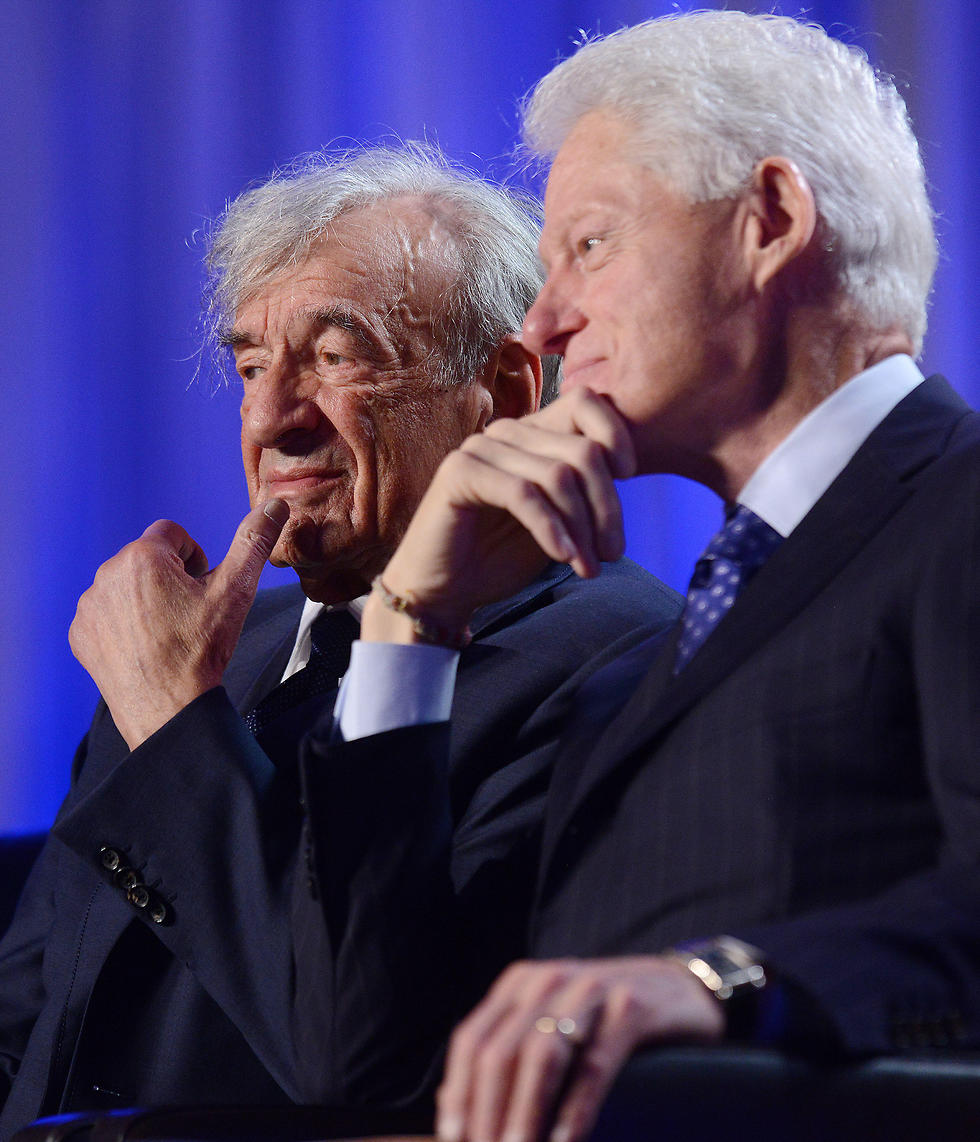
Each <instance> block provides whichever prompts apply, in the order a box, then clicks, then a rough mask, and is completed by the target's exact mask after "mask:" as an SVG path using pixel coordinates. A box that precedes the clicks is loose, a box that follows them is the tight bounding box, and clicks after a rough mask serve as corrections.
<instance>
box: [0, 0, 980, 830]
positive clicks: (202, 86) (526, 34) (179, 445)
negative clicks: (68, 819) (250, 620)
mask: <svg viewBox="0 0 980 1142" xmlns="http://www.w3.org/2000/svg"><path fill="white" fill-rule="evenodd" d="M677 6H678V5H675V4H672V3H668V2H666V0H647V2H645V3H640V2H634V0H589V2H576V0H532V2H528V0H455V2H446V0H398V2H397V3H396V2H395V0H344V2H340V0H88V2H86V0H0V85H2V86H0V91H2V111H0V120H2V122H0V132H2V136H0V138H2V147H0V155H2V157H3V161H4V164H5V175H4V177H3V179H2V187H3V189H2V194H3V200H4V206H3V236H2V239H0V240H2V255H3V256H2V259H0V278H2V288H0V298H2V305H0V314H2V317H0V335H2V346H3V349H4V361H3V374H4V379H3V401H2V408H3V420H2V425H3V435H4V441H3V446H2V450H0V451H2V463H3V483H2V487H3V491H4V503H5V504H6V507H5V508H4V509H3V516H4V520H5V523H4V525H3V528H2V532H0V534H2V535H4V536H5V537H6V538H5V543H6V550H5V552H4V557H3V560H2V563H3V591H2V595H0V661H2V663H3V672H4V673H3V684H2V689H0V832H3V831H20V830H26V829H31V828H38V827H41V826H44V825H46V824H47V823H48V822H49V821H50V819H51V817H52V815H53V813H54V811H55V809H56V807H57V805H58V803H59V801H60V799H61V797H62V795H63V793H64V790H65V788H66V783H67V775H68V766H69V762H70V759H71V755H72V751H73V749H74V748H75V744H76V742H77V741H78V739H79V738H80V736H81V734H82V733H83V732H84V729H85V726H86V724H87V722H88V719H89V716H90V714H91V710H92V707H93V704H94V701H95V690H94V687H93V686H92V684H91V682H90V681H89V679H88V677H87V676H86V675H85V673H84V671H83V670H82V669H81V668H80V667H79V666H78V665H77V663H75V661H74V659H73V658H72V657H71V654H70V651H69V649H68V643H67V636H66V632H67V629H68V624H69V622H70V621H71V617H72V614H73V612H74V605H75V600H76V599H77V597H78V595H79V594H80V593H81V592H82V591H83V590H84V589H85V588H86V587H87V586H88V584H89V583H90V581H91V579H92V576H93V574H94V572H95V570H96V568H97V567H98V565H99V564H100V563H101V562H102V561H103V560H105V559H106V558H107V557H109V556H110V555H112V554H113V553H114V552H115V551H116V550H117V549H118V548H119V547H120V546H122V545H123V544H124V543H126V542H128V541H129V540H130V539H132V538H134V537H135V536H137V535H139V533H140V532H141V531H142V530H143V528H144V527H145V526H146V525H147V524H148V523H149V522H150V521H152V520H153V519H156V518H158V517H161V516H165V517H170V518H173V519H177V520H179V521H181V522H182V523H183V524H184V525H185V526H186V527H187V528H188V529H189V530H190V531H191V533H192V534H194V535H195V536H196V537H197V538H198V539H199V541H200V542H201V543H202V545H203V546H204V548H205V550H206V551H207V552H208V553H209V555H210V556H211V558H212V560H213V561H215V562H216V561H217V560H218V559H220V557H221V555H222V554H223V552H224V550H225V548H226V546H227V544H228V541H229V539H230V537H231V535H232V533H233V531H234V528H235V525H236V524H237V522H238V520H239V519H240V517H241V516H242V514H243V513H244V511H245V510H246V500H245V490H244V481H243V479H242V477H241V474H240V468H239V456H238V414H237V399H236V394H235V392H234V391H233V390H224V391H218V392H216V393H212V391H211V385H210V384H209V383H207V382H204V383H201V382H195V381H194V377H195V371H196V368H197V364H198V357H197V351H198V341H197V330H196V317H197V311H198V303H199V296H200V287H201V280H202V275H201V269H200V259H201V247H200V243H199V241H198V240H197V236H198V235H199V233H200V230H201V227H202V226H203V225H204V224H205V220H206V219H208V218H210V217H212V216H214V215H215V214H216V213H217V212H218V211H220V209H221V207H222V205H223V203H224V202H225V201H226V199H227V198H228V197H229V196H231V195H234V194H235V193H237V192H238V191H239V190H240V189H241V188H242V187H243V186H244V185H246V184H247V183H249V182H250V181H253V180H255V179H258V178H261V177H262V176H264V175H265V174H266V173H268V172H269V171H270V170H271V169H272V168H273V167H274V166H276V165H277V164H280V163H282V162H284V161H287V160H288V159H290V158H291V157H293V156H295V155H297V154H299V153H301V152H307V151H311V150H316V149H318V148H320V147H321V146H323V145H325V144H329V143H331V142H335V141H338V140H345V139H350V138H356V139H378V138H381V137H384V136H389V135H392V134H396V135H399V136H402V137H408V138H418V137H422V136H426V137H428V138H430V139H435V140H437V141H438V142H439V143H441V144H442V146H443V147H444V148H445V149H446V150H447V151H448V152H449V153H450V154H451V155H452V156H453V157H455V158H457V159H460V160H464V161H468V162H469V163H470V164H472V165H475V166H477V167H478V168H479V169H483V170H485V171H487V172H489V173H491V174H494V175H497V176H503V175H506V174H507V173H508V171H509V170H510V168H511V162H510V155H511V152H512V148H513V146H514V143H515V139H516V122H517V114H516V106H517V101H518V98H519V97H520V96H521V95H522V94H523V93H524V92H525V91H526V90H527V88H528V87H529V86H530V85H531V84H532V83H533V82H534V81H535V79H537V78H538V77H539V76H541V75H542V74H543V73H544V72H545V71H547V70H548V69H549V67H550V66H551V65H552V64H553V63H554V62H555V61H556V60H557V59H558V58H559V57H560V56H563V55H565V54H568V53H569V51H570V50H571V49H572V47H573V44H574V42H575V41H576V40H577V39H578V38H579V35H580V32H579V29H589V30H595V29H599V30H601V31H611V30H613V29H615V28H616V27H618V26H620V25H621V24H624V23H634V22H636V21H638V20H640V19H643V18H646V17H648V16H653V15H659V14H662V13H664V12H666V11H670V10H673V9H675V8H676V7H677ZM715 6H721V5H715ZM728 7H741V8H744V9H745V10H749V11H751V10H756V9H768V8H769V7H770V5H769V4H762V5H758V6H756V5H753V4H751V3H745V4H735V3H729V4H728ZM782 10H783V11H784V12H786V13H788V14H796V13H797V12H798V8H797V7H796V6H795V5H793V4H790V3H784V5H783V9H782ZM978 11H980V9H978V8H977V6H976V5H975V3H974V2H973V0H928V2H927V0H826V2H820V0H815V2H812V3H809V4H808V5H807V6H806V12H807V14H808V15H809V17H810V18H812V19H814V20H817V21H819V22H820V23H822V24H824V26H826V27H828V28H830V29H831V30H832V31H834V32H835V34H838V35H843V36H844V37H845V38H850V39H853V40H855V41H856V42H858V43H859V44H861V46H862V47H864V48H865V49H866V50H867V51H868V52H869V54H870V55H871V57H872V58H873V59H874V60H875V62H876V63H878V65H879V66H881V67H883V68H884V69H885V70H887V71H889V72H891V73H892V74H893V75H895V76H896V78H897V79H898V81H899V83H900V84H901V85H902V86H903V88H907V92H906V93H907V98H908V101H909V104H910V107H911V109H912V113H913V117H914V120H915V123H916V127H917V130H918V133H919V135H920V138H921V140H922V142H923V146H924V153H925V158H926V163H927V167H928V170H929V175H930V179H931V182H932V185H933V187H934V197H935V205H936V207H937V209H938V210H939V213H940V232H941V237H942V242H943V248H944V257H943V261H942V265H941V267H940V272H939V279H938V283H937V287H936V293H935V299H934V305H933V310H932V321H931V327H930V333H929V337H928V341H927V345H926V352H925V367H926V369H927V371H928V370H930V369H937V370H938V369H941V370H942V371H944V372H946V374H947V375H948V376H949V377H950V378H951V379H952V380H953V382H954V384H956V385H957V386H958V387H959V388H960V389H961V391H963V392H964V393H965V395H966V396H967V397H968V398H969V399H971V400H972V401H973V402H974V403H978V402H980V381H978V378H977V376H976V375H975V373H974V372H973V370H972V369H971V366H970V362H969V359H968V358H969V355H970V353H971V350H972V344H973V341H974V327H973V322H974V321H975V320H976V313H977V310H976V305H975V301H974V293H973V288H974V283H975V277H974V275H975V274H976V271H977V266H978V261H980V254H978V249H977V245H976V241H975V239H974V237H973V232H972V231H973V227H972V213H973V209H972V208H973V203H974V202H975V200H976V197H977V191H978V189H980V187H978V185H977V184H978V179H980V175H978V170H980V162H978V155H977V151H978V144H977V138H978V136H980V131H978V127H980V114H978V99H977V97H976V95H975V93H974V79H975V76H974V69H975V67H976V64H977V59H978V57H977V49H978V47H980V15H978ZM624 497H625V500H626V506H627V517H628V528H629V543H630V554H632V555H633V557H634V558H636V559H638V560H639V561H640V562H642V563H644V564H645V565H647V566H648V567H650V568H651V569H652V570H654V571H656V572H657V573H659V574H660V575H662V576H663V577H664V578H666V579H667V580H668V581H669V582H671V583H673V584H674V585H676V586H683V584H684V583H685V582H686V579H687V575H688V571H689V568H690V565H691V563H692V562H693V560H694V558H695V557H696V555H697V553H698V551H699V550H700V548H701V547H702V546H703V543H704V541H705V539H706V537H707V536H708V534H710V532H712V531H713V530H714V528H715V526H716V520H717V518H718V508H717V505H716V503H715V501H714V499H713V497H711V496H710V495H709V494H708V493H706V492H705V491H704V490H703V489H700V488H697V487H695V486H693V485H690V484H687V483H685V482H683V481H680V480H673V479H669V478H664V477H655V478H649V479H647V480H644V481H638V482H635V483H632V484H630V485H629V486H628V487H626V488H625V489H624ZM282 574H283V573H272V577H273V578H276V577H277V576H280V577H281V575H282Z"/></svg>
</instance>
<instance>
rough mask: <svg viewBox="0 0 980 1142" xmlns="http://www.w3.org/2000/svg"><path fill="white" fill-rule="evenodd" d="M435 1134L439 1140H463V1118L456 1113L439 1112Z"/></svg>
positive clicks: (444, 1141)
mask: <svg viewBox="0 0 980 1142" xmlns="http://www.w3.org/2000/svg"><path fill="white" fill-rule="evenodd" d="M436 1134H438V1136H439V1142H463V1119H462V1118H461V1117H460V1116H459V1115H458V1114H440V1115H439V1122H438V1123H437V1124H436Z"/></svg>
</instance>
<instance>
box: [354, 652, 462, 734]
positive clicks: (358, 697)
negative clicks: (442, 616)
mask: <svg viewBox="0 0 980 1142" xmlns="http://www.w3.org/2000/svg"><path fill="white" fill-rule="evenodd" d="M458 662H459V652H458V651H455V650H450V649H449V648H448V647H444V646H425V645H422V644H418V643H415V644H411V645H404V644H401V643H389V642H361V641H360V639H358V640H357V641H356V642H355V643H354V645H353V646H352V648H351V659H350V666H349V667H348V669H347V673H346V674H345V675H344V680H343V682H342V683H341V686H340V692H339V693H338V695H337V702H336V705H335V707H334V721H335V724H336V725H337V726H338V727H339V729H340V733H341V735H342V736H343V738H344V740H345V741H354V740H356V739H357V738H366V737H370V736H371V735H372V734H380V733H384V732H385V731H386V730H397V729H402V728H404V727H406V726H421V725H425V724H426V723H429V722H445V721H448V720H449V713H450V710H451V709H452V704H453V688H454V687H455V684H456V666H457V664H458Z"/></svg>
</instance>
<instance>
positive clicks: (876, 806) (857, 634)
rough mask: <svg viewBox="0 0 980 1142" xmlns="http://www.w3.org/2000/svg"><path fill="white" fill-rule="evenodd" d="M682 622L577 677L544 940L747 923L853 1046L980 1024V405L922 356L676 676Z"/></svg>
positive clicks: (558, 772) (547, 845)
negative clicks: (912, 379)
mask: <svg viewBox="0 0 980 1142" xmlns="http://www.w3.org/2000/svg"><path fill="white" fill-rule="evenodd" d="M675 641H676V635H675V637H672V638H671V639H669V640H668V644H667V645H666V646H662V647H661V648H659V649H651V648H647V650H646V651H645V650H644V649H642V648H641V649H639V650H637V651H635V652H634V654H633V655H632V656H627V657H626V658H623V659H621V660H620V661H619V662H618V663H616V664H614V665H613V666H611V667H610V668H609V669H608V670H607V671H604V672H602V673H597V674H595V675H594V676H593V677H592V679H591V680H590V682H589V683H587V684H586V686H585V688H584V689H583V692H582V693H581V694H580V696H579V701H578V703H577V704H576V710H577V715H578V720H577V724H576V725H575V726H572V727H571V728H570V732H569V736H568V738H567V739H566V741H565V742H563V743H562V747H561V751H560V756H559V760H558V762H557V764H556V769H555V774H554V780H553V785H552V790H551V797H550V805H549V812H548V819H547V824H546V834H545V841H544V854H543V867H542V879H541V883H540V886H539V896H538V902H537V909H536V916H535V925H534V935H533V945H534V949H535V952H536V954H539V955H542V956H555V955H564V954H570V953H574V954H577V955H606V954H611V953H624V952H638V951H657V950H659V949H662V948H664V947H667V946H669V945H672V944H674V943H677V942H679V941H683V940H689V939H692V938H698V937H710V936H713V935H717V934H720V933H722V932H728V933H731V934H733V935H736V936H740V937H742V938H745V939H747V940H749V941H750V942H752V943H754V944H756V945H758V946H759V947H760V948H762V949H763V951H764V952H765V953H767V955H768V957H769V959H770V962H771V963H772V965H773V966H774V968H775V969H776V970H777V971H778V972H780V973H782V974H783V975H784V976H785V977H786V978H787V979H789V980H792V981H794V982H796V983H798V984H800V985H802V986H803V987H804V988H805V989H806V991H807V992H808V994H809V995H810V996H812V997H813V998H815V999H816V1000H817V1001H818V1002H819V1004H820V1006H821V1008H822V1009H823V1011H824V1012H825V1013H826V1014H827V1015H828V1016H829V1017H830V1019H831V1021H832V1024H833V1027H834V1029H835V1032H836V1036H837V1039H838V1043H839V1046H840V1047H841V1048H842V1049H843V1050H844V1051H846V1052H848V1053H851V1054H863V1053H867V1052H885V1051H892V1050H896V1049H902V1048H907V1047H916V1048H920V1049H921V1048H922V1047H924V1046H925V1047H929V1046H943V1045H948V1044H959V1045H968V1046H972V1047H977V1046H980V415H978V414H977V413H976V412H974V411H972V410H970V409H969V408H968V407H967V406H966V405H965V404H964V403H963V402H962V401H961V400H960V398H959V397H958V396H957V395H956V394H955V393H954V392H953V391H952V390H951V389H950V388H949V386H948V385H947V384H946V383H945V381H943V380H942V379H941V378H938V377H934V378H930V379H928V380H927V381H925V382H924V383H923V384H922V385H921V386H920V387H919V388H918V389H917V390H915V391H913V392H912V393H911V394H910V395H909V396H907V397H906V398H905V399H904V400H903V401H902V402H901V403H900V404H899V405H898V406H897V407H896V408H895V409H894V410H893V412H892V413H891V414H890V415H889V416H888V417H887V418H886V419H885V420H884V421H883V422H882V424H881V425H879V426H878V428H877V429H876V430H875V431H874V432H873V433H872V434H871V436H870V437H869V438H868V440H867V441H866V442H865V443H864V445H863V446H862V447H861V448H860V450H859V451H858V453H857V454H856V456H855V457H854V458H853V460H852V461H851V462H850V464H848V466H847V467H846V468H845V470H844V471H843V472H842V473H841V475H840V476H839V477H838V478H837V479H836V480H835V481H834V483H833V484H832V485H831V486H830V488H829V489H828V490H827V492H826V493H825V494H824V495H823V496H822V497H821V498H820V500H819V501H818V502H817V504H816V505H815V506H814V507H813V509H812V510H811V511H810V512H809V513H808V515H807V516H806V517H805V519H804V520H803V521H802V522H801V523H800V525H799V526H798V528H797V529H796V530H795V531H794V532H793V533H792V535H791V536H790V537H789V538H788V539H787V540H786V541H785V542H784V543H783V544H782V545H781V546H780V547H779V548H778V549H777V551H776V552H775V554H774V555H773V556H772V557H771V559H770V560H769V562H768V563H767V564H766V565H765V566H764V567H763V568H762V570H761V571H760V572H759V573H758V575H757V576H756V577H755V578H754V579H753V580H752V582H751V583H750V584H749V585H748V587H747V588H746V590H745V591H744V593H743V594H742V595H741V596H740V597H739V598H738V600H737V601H736V603H735V605H734V607H733V608H732V609H731V611H730V612H729V613H728V614H727V616H726V617H725V618H724V619H722V621H721V622H720V624H719V625H718V626H717V628H716V629H715V630H714V632H713V633H712V634H711V635H710V636H709V637H708V639H707V641H706V642H705V643H704V645H703V647H702V648H701V649H700V650H699V651H698V653H697V654H696V655H695V656H694V658H693V659H692V660H691V662H690V664H689V665H688V666H687V667H686V668H685V669H684V670H683V671H682V672H681V673H680V674H679V675H678V676H677V677H672V672H671V668H672V663H673V651H674V643H675ZM625 694H628V695H630V696H629V698H628V699H627V700H624V699H623V697H622V696H623V695H625ZM611 695H615V701H614V702H613V707H614V712H612V711H611V710H610V696H611ZM600 723H604V724H605V727H606V728H605V729H604V731H603V732H602V733H597V730H596V727H597V725H598V724H600Z"/></svg>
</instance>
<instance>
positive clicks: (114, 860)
mask: <svg viewBox="0 0 980 1142" xmlns="http://www.w3.org/2000/svg"><path fill="white" fill-rule="evenodd" d="M99 860H100V861H101V862H102V867H103V868H107V869H108V870H109V871H110V872H115V871H116V869H117V868H118V867H119V866H120V865H121V864H122V856H121V855H120V853H119V851H118V849H111V848H109V846H108V845H105V846H104V847H103V848H101V849H99Z"/></svg>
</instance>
